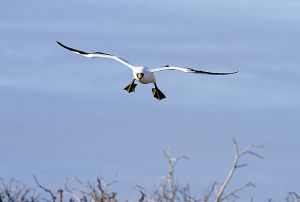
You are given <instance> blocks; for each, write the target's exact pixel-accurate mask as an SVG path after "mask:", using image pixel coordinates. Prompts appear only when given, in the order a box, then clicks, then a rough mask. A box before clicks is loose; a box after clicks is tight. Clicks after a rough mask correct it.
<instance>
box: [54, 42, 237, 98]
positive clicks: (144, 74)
mask: <svg viewBox="0 0 300 202" xmlns="http://www.w3.org/2000/svg"><path fill="white" fill-rule="evenodd" d="M57 43H58V44H59V45H60V46H61V47H63V48H65V49H67V50H69V51H71V52H73V53H76V54H79V55H82V56H84V57H88V58H106V59H111V60H115V61H117V62H120V63H122V64H123V65H125V66H127V67H129V68H130V69H131V71H132V74H133V80H132V82H131V83H130V84H129V85H127V86H126V87H125V88H124V90H126V91H127V92H128V93H132V92H135V87H136V86H137V84H136V83H134V82H135V81H138V82H140V83H141V84H149V83H153V84H154V88H152V94H153V97H155V98H156V99H158V100H162V99H164V98H166V96H165V95H164V94H163V93H162V92H161V91H160V90H159V89H158V87H157V84H156V79H155V76H154V73H156V72H159V71H163V70H179V71H182V72H185V73H194V74H208V75H228V74H235V73H237V71H235V72H227V73H220V72H208V71H203V70H196V69H193V68H188V67H176V66H170V65H165V66H161V67H153V68H148V67H144V66H135V65H133V64H131V63H129V62H128V61H127V60H125V59H123V58H120V57H118V56H115V55H111V54H108V53H103V52H85V51H81V50H77V49H74V48H71V47H68V46H66V45H64V44H62V43H60V42H59V41H57Z"/></svg>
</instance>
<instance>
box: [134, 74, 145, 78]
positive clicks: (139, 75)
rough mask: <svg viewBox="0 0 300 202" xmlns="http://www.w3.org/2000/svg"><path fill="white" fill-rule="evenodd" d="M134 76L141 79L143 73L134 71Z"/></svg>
mask: <svg viewBox="0 0 300 202" xmlns="http://www.w3.org/2000/svg"><path fill="white" fill-rule="evenodd" d="M136 77H137V78H138V79H142V78H143V77H144V74H143V73H136Z"/></svg>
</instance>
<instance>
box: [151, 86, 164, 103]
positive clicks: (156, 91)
mask: <svg viewBox="0 0 300 202" xmlns="http://www.w3.org/2000/svg"><path fill="white" fill-rule="evenodd" d="M152 94H153V97H155V98H156V99H158V100H162V99H164V98H166V96H165V95H164V94H163V93H162V92H161V91H160V90H159V89H158V87H157V85H156V83H154V88H152Z"/></svg>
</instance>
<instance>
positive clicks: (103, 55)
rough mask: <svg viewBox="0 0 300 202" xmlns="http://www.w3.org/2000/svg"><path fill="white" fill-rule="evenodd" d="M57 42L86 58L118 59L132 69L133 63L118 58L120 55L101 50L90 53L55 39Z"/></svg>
mask: <svg viewBox="0 0 300 202" xmlns="http://www.w3.org/2000/svg"><path fill="white" fill-rule="evenodd" d="M56 42H57V43H58V45H60V46H61V47H63V48H65V49H67V50H69V51H71V52H73V53H76V54H79V55H82V56H84V57H88V58H106V59H112V60H115V61H118V62H120V63H122V64H124V65H126V66H127V67H129V68H130V69H134V65H132V64H130V63H129V62H128V61H126V60H124V59H123V58H120V57H117V56H115V55H111V54H108V53H103V52H91V53H88V52H84V51H81V50H77V49H75V48H71V47H68V46H66V45H64V44H62V43H60V42H59V41H56Z"/></svg>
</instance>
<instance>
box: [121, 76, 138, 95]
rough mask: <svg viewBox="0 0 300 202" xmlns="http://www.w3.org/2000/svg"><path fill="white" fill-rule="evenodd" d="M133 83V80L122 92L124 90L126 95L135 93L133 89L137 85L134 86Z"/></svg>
mask: <svg viewBox="0 0 300 202" xmlns="http://www.w3.org/2000/svg"><path fill="white" fill-rule="evenodd" d="M134 81H135V79H133V81H132V83H131V84H129V85H128V86H126V87H125V88H124V90H126V91H127V92H128V93H132V92H135V87H136V86H137V84H135V83H134Z"/></svg>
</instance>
